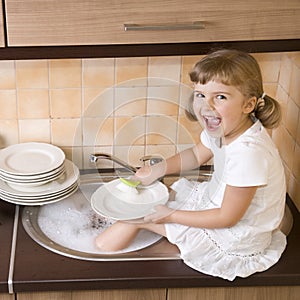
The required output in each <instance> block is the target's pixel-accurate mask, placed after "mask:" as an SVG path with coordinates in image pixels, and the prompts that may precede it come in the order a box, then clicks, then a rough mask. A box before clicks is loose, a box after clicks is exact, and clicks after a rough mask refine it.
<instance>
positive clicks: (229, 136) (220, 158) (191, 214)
mask: <svg viewBox="0 0 300 300" xmlns="http://www.w3.org/2000/svg"><path fill="white" fill-rule="evenodd" d="M190 78H191V81H192V82H193V83H194V93H193V97H192V98H191V101H190V104H189V107H188V110H187V111H188V112H187V114H188V117H189V118H192V119H193V120H197V121H199V122H201V123H202V125H203V127H204V130H203V131H202V132H201V135H200V137H201V139H200V142H199V143H198V144H197V145H195V146H194V147H192V148H190V149H187V150H185V151H183V152H180V153H178V154H176V155H175V156H173V157H170V158H169V159H167V160H166V161H164V162H162V163H159V164H157V165H154V166H151V167H149V166H146V167H143V168H141V169H140V170H138V171H137V173H136V174H135V179H138V180H140V181H141V182H142V183H143V184H144V185H148V184H150V183H151V182H153V181H155V180H157V179H158V178H160V177H162V176H164V175H166V174H171V173H180V172H182V171H185V170H190V169H194V168H197V167H199V166H201V165H203V164H205V163H206V162H208V161H209V160H210V159H212V158H213V160H214V172H213V175H212V178H211V180H210V181H209V182H192V181H188V180H186V179H185V178H181V179H180V180H179V181H177V182H175V183H174V184H173V185H172V189H173V190H174V191H175V192H176V197H175V201H169V203H168V205H167V206H164V205H160V206H157V207H156V208H155V212H154V213H153V214H150V215H148V216H146V217H145V218H144V223H138V224H135V223H123V222H117V223H115V224H114V225H113V226H112V227H110V228H109V229H108V230H107V231H105V232H104V233H102V234H101V235H99V236H98V237H97V239H96V244H97V246H98V247H99V248H100V249H102V250H119V249H121V248H124V247H126V246H127V245H128V244H129V243H130V242H131V241H132V239H133V238H134V237H135V236H136V234H137V233H138V231H139V230H140V229H148V230H151V231H153V232H156V233H159V234H161V235H163V236H165V237H167V239H168V240H169V241H170V242H171V243H173V244H176V245H177V246H178V248H179V250H180V253H181V258H182V259H183V261H184V262H185V263H186V264H187V265H188V266H190V267H192V268H193V269H196V270H198V271H200V272H203V273H205V274H210V275H213V276H218V277H222V278H225V279H228V280H233V279H234V278H235V277H236V276H240V277H247V276H249V275H251V274H253V273H255V272H260V271H264V270H266V269H268V268H269V267H271V266H272V265H274V264H275V263H276V262H277V261H278V260H279V258H280V256H281V254H282V252H283V251H284V249H285V246H286V237H285V235H284V234H283V233H282V232H281V231H280V229H279V225H280V223H281V220H282V217H283V214H284V207H285V195H286V184H285V176H284V169H283V166H282V162H281V159H280V157H279V154H278V151H277V149H276V147H275V145H274V144H273V142H272V139H271V138H270V136H269V134H268V133H267V131H266V128H274V127H276V126H277V125H278V124H279V122H280V117H281V114H280V106H279V104H278V102H276V101H275V100H274V99H273V98H271V97H269V96H267V95H265V93H264V91H263V85H262V77H261V72H260V68H259V66H258V64H257V62H256V60H255V59H254V58H253V57H252V56H251V55H249V54H247V53H244V52H239V51H235V50H220V51H216V52H214V53H212V54H210V55H208V56H206V57H204V58H203V59H202V60H200V61H199V62H198V63H197V64H196V65H195V66H194V68H193V70H192V71H191V73H190Z"/></svg>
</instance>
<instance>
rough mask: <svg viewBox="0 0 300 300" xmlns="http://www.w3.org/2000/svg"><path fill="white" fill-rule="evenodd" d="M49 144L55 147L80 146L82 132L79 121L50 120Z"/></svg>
mask: <svg viewBox="0 0 300 300" xmlns="http://www.w3.org/2000/svg"><path fill="white" fill-rule="evenodd" d="M51 133H52V135H51V142H52V143H53V144H54V145H57V146H64V147H65V146H69V147H74V146H81V145H82V131H81V122H80V119H52V120H51Z"/></svg>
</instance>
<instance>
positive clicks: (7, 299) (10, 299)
mask: <svg viewBox="0 0 300 300" xmlns="http://www.w3.org/2000/svg"><path fill="white" fill-rule="evenodd" d="M0 299H1V300H15V295H11V294H2V293H0Z"/></svg>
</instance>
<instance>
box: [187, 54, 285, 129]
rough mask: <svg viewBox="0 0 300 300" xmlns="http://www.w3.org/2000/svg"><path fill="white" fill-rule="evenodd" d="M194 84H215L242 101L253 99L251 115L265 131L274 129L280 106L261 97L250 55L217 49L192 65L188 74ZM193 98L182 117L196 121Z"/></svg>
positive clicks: (257, 70)
mask: <svg viewBox="0 0 300 300" xmlns="http://www.w3.org/2000/svg"><path fill="white" fill-rule="evenodd" d="M189 75H190V79H191V81H192V82H194V83H200V84H206V83H207V82H209V81H218V82H221V83H223V84H226V85H232V86H235V87H236V88H237V89H238V90H239V91H240V92H241V93H242V94H243V95H244V96H245V97H246V98H248V99H249V98H251V97H256V99H257V105H256V106H255V109H254V110H253V112H252V114H254V115H255V117H256V118H257V119H259V120H260V121H261V123H262V124H263V125H264V126H265V127H266V128H275V127H277V126H278V125H279V123H280V121H281V108H280V104H279V103H278V102H277V101H276V100H275V99H273V98H272V97H270V96H268V95H265V94H264V91H263V83H262V76H261V71H260V67H259V65H258V63H257V61H256V60H255V58H254V57H253V56H251V55H250V54H248V53H245V52H241V51H237V50H218V51H215V52H212V53H211V54H209V55H207V56H205V57H204V58H203V59H201V60H200V61H199V62H197V63H196V64H195V66H194V67H193V69H192V71H191V72H190V74H189ZM192 107H193V97H191V99H190V101H189V105H188V107H187V110H186V114H187V116H188V118H189V119H191V120H197V118H196V116H195V114H194V112H193V108H192Z"/></svg>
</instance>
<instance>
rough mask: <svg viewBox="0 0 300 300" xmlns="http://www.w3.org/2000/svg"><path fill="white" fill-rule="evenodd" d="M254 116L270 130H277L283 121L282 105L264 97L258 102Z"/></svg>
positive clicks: (266, 96) (268, 97)
mask: <svg viewBox="0 0 300 300" xmlns="http://www.w3.org/2000/svg"><path fill="white" fill-rule="evenodd" d="M254 115H255V117H256V118H257V119H259V120H260V122H261V123H262V124H263V126H264V127H266V128H268V129H272V128H276V127H278V126H279V124H280V121H281V107H280V104H279V103H278V102H277V101H276V100H275V99H273V98H272V97H270V96H268V95H263V97H262V98H259V99H258V100H257V104H256V107H255V109H254Z"/></svg>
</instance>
